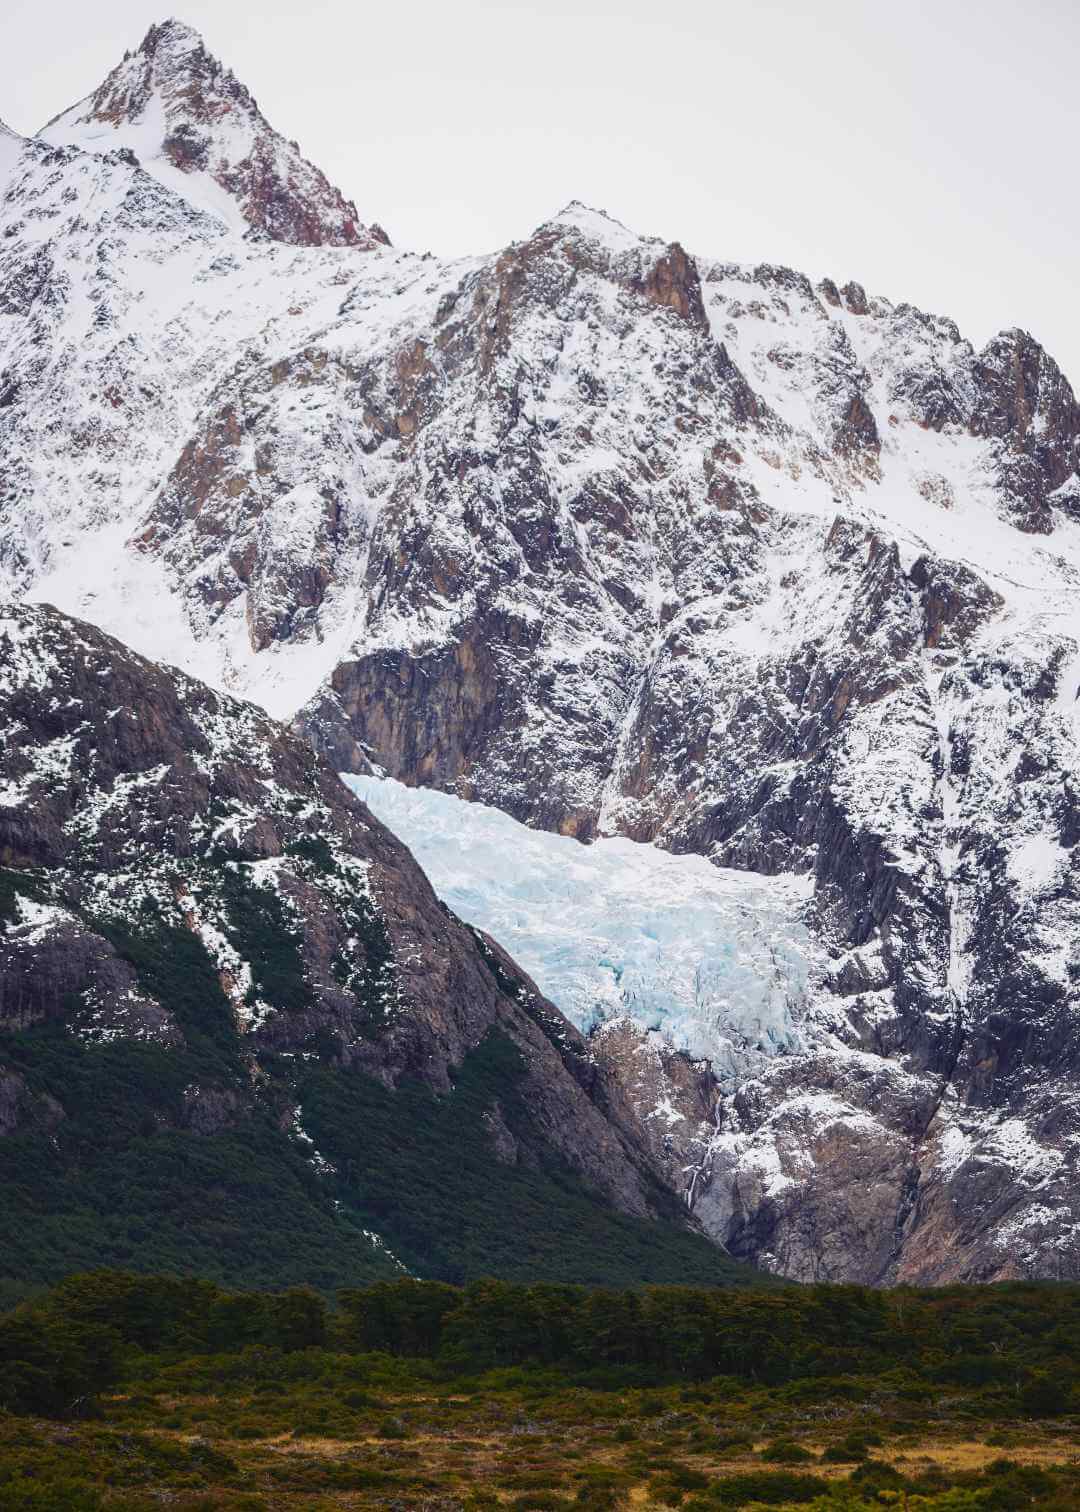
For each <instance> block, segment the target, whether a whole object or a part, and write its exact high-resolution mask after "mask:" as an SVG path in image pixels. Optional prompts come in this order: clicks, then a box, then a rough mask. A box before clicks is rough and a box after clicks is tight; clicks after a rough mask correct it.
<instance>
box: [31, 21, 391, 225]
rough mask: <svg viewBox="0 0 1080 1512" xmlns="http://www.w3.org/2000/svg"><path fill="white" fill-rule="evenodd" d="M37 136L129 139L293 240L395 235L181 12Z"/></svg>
mask: <svg viewBox="0 0 1080 1512" xmlns="http://www.w3.org/2000/svg"><path fill="white" fill-rule="evenodd" d="M39 136H40V137H41V138H42V140H44V141H46V142H49V143H51V144H54V145H61V144H68V143H71V144H74V145H75V146H77V147H81V148H84V149H85V150H87V151H90V152H103V151H108V150H111V149H113V148H116V147H126V148H128V149H130V150H131V151H132V152H134V153H135V155H136V156H137V157H138V158H139V160H140V162H141V163H142V166H143V167H144V168H145V169H146V170H147V171H148V172H149V173H151V174H153V175H154V177H155V178H157V179H159V180H160V181H161V182H162V183H164V184H166V186H167V187H168V188H170V189H172V190H174V191H176V192H179V193H180V194H182V195H183V196H184V197H185V198H186V199H188V200H191V201H192V202H193V203H196V204H197V205H198V206H199V208H200V209H206V210H210V211H212V212H213V213H214V214H216V215H218V216H219V217H220V218H221V219H224V220H225V221H227V222H228V223H229V224H231V225H232V226H234V228H235V229H237V230H241V231H246V230H248V229H255V230H258V231H262V232H265V233H266V234H267V235H268V236H270V237H272V238H273V240H275V241H282V242H289V243H291V244H293V245H295V246H355V247H360V248H366V249H370V248H372V247H374V246H376V245H378V244H380V243H381V244H386V242H387V240H388V239H387V236H386V233H385V232H384V231H383V230H382V229H381V228H380V227H378V226H366V225H364V224H362V223H361V221H360V218H359V215H358V213H357V210H356V206H355V205H354V204H352V203H351V201H348V200H346V199H345V198H344V196H343V195H342V194H341V192H340V190H338V189H336V188H335V187H334V186H333V185H332V184H331V183H330V182H329V181H328V180H327V179H326V177H325V175H324V174H323V173H322V172H320V170H319V169H318V168H316V167H315V166H314V164H312V163H309V162H308V161H307V159H306V158H304V157H303V156H302V155H301V153H300V149H299V147H298V146H297V144H296V143H295V142H290V141H286V140H285V138H284V137H282V136H281V135H280V134H279V133H278V132H276V131H275V130H274V129H273V127H272V126H271V125H270V124H269V122H268V121H267V120H266V118H265V116H263V114H262V112H261V111H260V110H259V107H258V103H257V102H256V100H255V99H254V97H253V96H252V94H251V92H250V91H249V90H248V89H247V88H246V87H245V86H244V85H243V84H242V83H241V82H240V81H239V80H238V79H237V78H236V77H235V76H234V74H233V73H232V70H231V69H227V68H225V67H223V66H222V64H221V63H220V62H219V61H218V59H217V58H215V57H214V55H213V54H212V53H211V52H209V51H208V49H207V47H206V45H205V43H204V42H203V39H202V37H201V36H200V35H199V33H198V32H197V31H195V30H194V28H193V27H191V26H188V25H187V24H186V23H185V22H183V21H178V20H176V19H175V18H170V19H169V20H166V21H162V22H160V23H159V24H157V25H155V26H151V27H150V29H149V31H148V32H147V33H146V36H145V37H144V38H143V40H142V42H141V43H140V45H139V47H138V49H137V51H136V52H134V53H128V54H126V55H125V57H124V58H123V60H122V62H120V63H119V64H118V65H117V67H116V68H114V69H113V70H112V72H111V73H110V74H109V75H108V76H107V77H106V78H105V79H104V80H103V82H102V83H101V84H100V85H99V86H98V88H97V89H96V90H94V91H93V93H92V94H89V95H87V96H86V98H85V99H83V100H80V101H79V102H78V104H76V105H73V106H72V107H71V109H70V110H67V111H65V112H64V113H63V114H62V115H60V116H57V117H56V118H55V119H54V120H52V121H50V122H49V124H48V125H47V126H45V127H44V128H43V129H42V130H41V132H39Z"/></svg>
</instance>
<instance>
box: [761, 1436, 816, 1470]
mask: <svg viewBox="0 0 1080 1512" xmlns="http://www.w3.org/2000/svg"><path fill="white" fill-rule="evenodd" d="M761 1458H762V1459H763V1460H764V1461H765V1462H766V1464H769V1465H805V1464H807V1463H808V1462H809V1461H810V1460H812V1459H813V1458H814V1456H813V1455H812V1454H811V1453H810V1451H809V1449H804V1448H803V1446H802V1445H801V1444H796V1443H795V1442H794V1440H793V1439H777V1441H776V1442H775V1444H767V1445H766V1447H765V1448H764V1449H763V1450H762V1451H761Z"/></svg>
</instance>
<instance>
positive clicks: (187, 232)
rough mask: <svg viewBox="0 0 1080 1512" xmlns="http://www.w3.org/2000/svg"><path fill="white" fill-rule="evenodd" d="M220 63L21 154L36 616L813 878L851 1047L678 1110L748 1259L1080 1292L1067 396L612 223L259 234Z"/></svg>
mask: <svg viewBox="0 0 1080 1512" xmlns="http://www.w3.org/2000/svg"><path fill="white" fill-rule="evenodd" d="M206 60H207V55H206V53H205V51H204V49H203V48H202V46H201V43H199V42H198V40H197V39H196V38H194V37H193V34H191V33H190V32H188V31H187V29H186V28H182V27H178V26H177V25H176V23H166V24H165V25H164V26H163V27H161V28H155V29H153V30H152V31H151V33H150V34H149V36H148V38H147V40H146V42H145V43H144V44H143V48H142V49H140V52H139V53H138V54H136V55H135V56H134V58H133V59H128V60H126V61H125V62H124V63H123V64H122V65H121V66H120V68H119V69H118V70H116V71H115V72H114V74H113V75H111V76H110V79H109V80H108V81H106V84H105V85H103V86H102V87H101V88H100V89H99V90H98V91H96V92H95V94H94V95H93V96H92V97H91V99H90V102H89V103H87V102H83V104H82V105H80V106H77V107H75V109H74V111H72V112H68V113H67V115H66V116H64V117H60V118H59V119H58V121H57V122H56V123H53V126H52V127H50V128H49V129H48V130H47V132H46V133H45V139H44V140H35V141H33V142H29V143H19V142H15V143H14V146H13V147H12V146H10V145H9V146H6V147H4V146H0V153H2V154H6V156H0V183H2V182H3V181H4V179H5V178H6V189H5V190H4V192H3V199H2V203H0V221H2V228H0V229H2V230H3V233H4V234H3V236H2V237H0V573H2V575H3V581H4V584H5V588H6V591H7V592H9V593H12V594H15V595H17V596H21V597H28V598H31V599H37V600H42V599H44V600H49V601H52V602H55V603H57V604H59V605H60V606H61V607H63V608H65V609H68V610H70V611H71V612H74V613H78V614H80V615H82V616H84V617H86V618H89V619H91V620H93V621H95V622H97V623H99V624H101V625H103V626H104V627H106V628H107V629H109V630H110V631H112V632H113V633H115V634H117V635H119V636H120V637H121V638H122V639H123V640H125V641H127V642H128V643H129V644H131V645H133V646H135V647H136V648H137V649H140V650H142V651H144V652H145V653H147V654H149V655H152V656H155V657H158V658H163V659H166V660H169V661H173V662H178V663H180V664H181V665H183V666H184V667H185V668H186V669H187V670H189V671H192V672H195V673H197V674H198V675H200V676H202V677H205V678H206V679H207V680H209V681H210V682H212V683H214V684H215V685H217V686H220V687H225V688H228V689H231V690H233V691H235V692H240V693H243V694H245V695H246V696H249V697H252V698H254V699H256V700H257V701H259V702H261V703H262V704H263V705H264V706H265V707H267V708H268V709H270V710H271V711H272V712H273V713H275V714H278V715H282V716H296V718H297V720H298V725H299V727H301V728H303V729H304V730H305V731H306V733H307V734H308V735H309V737H310V738H311V740H312V741H313V743H314V744H315V745H316V746H317V747H318V748H319V750H320V751H321V752H323V753H324V754H325V755H327V756H329V757H330V758H331V759H332V760H333V762H334V764H335V765H336V766H338V767H339V768H344V769H347V770H351V771H354V772H362V771H364V770H366V769H367V768H368V767H369V763H374V764H375V765H376V766H377V767H378V768H379V769H380V770H382V771H385V772H386V773H387V774H389V776H390V777H392V778H395V779H398V780H400V781H402V782H405V783H407V784H410V785H414V786H416V785H419V786H426V787H432V788H438V789H442V790H444V791H447V792H453V793H456V794H457V795H458V796H459V797H462V798H470V799H479V800H481V801H482V802H483V803H485V804H488V805H491V806H494V807H496V808H498V809H501V810H503V811H504V812H505V813H506V814H509V815H511V816H513V817H514V818H516V819H518V820H521V821H525V822H527V823H528V824H530V825H532V826H534V827H537V828H542V829H547V830H551V831H557V832H560V833H561V834H563V835H568V836H576V837H578V838H579V839H584V840H591V839H593V838H594V837H596V836H624V837H627V838H629V839H632V840H637V841H650V842H654V843H656V844H658V845H660V846H661V847H663V848H665V849H668V850H673V851H678V852H692V853H696V854H698V855H701V856H705V857H708V858H709V859H710V860H711V861H713V862H714V863H717V864H719V865H720V866H723V867H728V868H737V869H740V870H742V871H744V872H746V873H751V874H755V875H756V876H757V877H759V878H760V877H776V878H783V879H784V881H783V882H782V883H780V884H778V896H779V895H780V890H781V889H790V888H791V887H793V886H795V887H797V886H798V885H800V881H799V879H801V885H804V886H807V887H809V888H811V889H812V898H811V900H810V902H809V904H808V905H807V908H806V910H805V914H804V916H803V924H804V926H805V928H806V930H807V931H808V933H809V937H810V938H811V939H812V942H813V950H814V951H815V952H817V953H818V954H819V955H821V956H822V957H823V958H824V961H825V964H824V966H823V969H822V972H821V978H820V983H819V985H818V986H817V987H816V988H815V989H814V992H813V994H812V1003H811V1005H810V1006H811V1008H812V1012H809V1010H808V1014H809V1016H808V1023H810V1024H811V1029H812V1032H811V1030H810V1029H808V1030H807V1031H806V1032H805V1033H804V1035H803V1038H802V1041H801V1043H800V1046H799V1047H798V1048H797V1049H795V1048H793V1047H791V1046H783V1047H778V1048H783V1050H784V1052H785V1053H782V1054H777V1055H774V1056H773V1057H771V1058H770V1059H769V1060H768V1063H767V1064H764V1065H759V1064H756V1063H755V1064H754V1065H753V1066H752V1067H751V1066H747V1067H746V1068H745V1074H744V1077H743V1080H742V1081H741V1082H740V1083H739V1085H738V1086H736V1087H734V1088H733V1087H731V1086H726V1085H725V1086H720V1085H717V1086H712V1087H709V1088H705V1089H704V1090H703V1084H702V1082H701V1080H700V1078H696V1077H695V1076H690V1075H688V1074H684V1073H685V1067H683V1066H682V1065H681V1063H676V1062H674V1061H664V1062H663V1064H658V1067H657V1069H656V1070H655V1075H653V1076H652V1079H653V1081H654V1082H656V1086H652V1087H651V1089H650V1091H649V1094H648V1096H649V1098H652V1097H653V1096H654V1094H655V1093H656V1091H657V1087H658V1086H659V1081H660V1080H663V1079H664V1078H668V1079H672V1080H673V1083H674V1082H679V1086H680V1087H681V1089H682V1090H681V1092H680V1090H679V1087H676V1088H675V1089H674V1091H672V1092H671V1096H672V1097H673V1098H676V1099H677V1097H678V1096H683V1097H684V1098H685V1099H687V1100H688V1101H687V1103H686V1107H687V1110H688V1111H687V1113H686V1114H685V1120H686V1124H687V1127H689V1125H690V1124H691V1123H694V1128H695V1133H694V1135H693V1141H692V1142H693V1144H694V1152H691V1151H690V1150H689V1147H688V1148H687V1159H686V1161H685V1164H686V1165H687V1166H688V1167H690V1168H692V1171H693V1175H692V1176H691V1178H690V1181H689V1185H690V1186H691V1188H692V1192H691V1195H692V1200H693V1202H694V1204H695V1207H696V1209H697V1211H698V1214H699V1216H701V1217H702V1219H703V1221H704V1222H705V1223H706V1224H707V1225H708V1226H709V1227H710V1229H711V1231H712V1232H713V1233H714V1234H715V1235H716V1236H718V1237H720V1238H722V1239H723V1240H724V1241H725V1242H726V1243H728V1244H729V1245H730V1246H732V1247H733V1248H734V1249H735V1250H736V1251H737V1252H739V1253H741V1254H744V1255H746V1256H749V1257H751V1258H755V1259H757V1260H759V1261H761V1262H762V1263H765V1264H767V1265H770V1266H773V1267H775V1268H778V1269H782V1270H786V1271H788V1272H790V1273H791V1274H795V1275H800V1276H808V1275H828V1276H847V1277H858V1278H861V1279H870V1280H883V1279H888V1278H891V1277H898V1276H902V1277H905V1278H910V1279H915V1278H923V1279H926V1278H941V1279H945V1278H948V1277H954V1276H995V1275H1005V1274H1012V1273H1033V1274H1061V1275H1076V1274H1080V1212H1077V1211H1075V1209H1074V1198H1073V1193H1074V1192H1075V1191H1076V1190H1077V1189H1078V1187H1077V1170H1076V1165H1077V1155H1078V1150H1080V1089H1078V1082H1077V1077H1078V1070H1080V1043H1078V1039H1077V1023H1078V1019H1077V981H1078V980H1080V916H1078V900H1080V876H1078V873H1077V865H1076V851H1075V847H1076V845H1077V843H1078V841H1080V799H1078V795H1077V788H1076V772H1077V766H1078V729H1077V722H1076V695H1077V691H1078V686H1080V596H1078V587H1080V478H1078V474H1077V462H1078V445H1080V440H1078V438H1080V410H1078V407H1077V404H1076V401H1075V398H1074V395H1073V392H1072V389H1071V388H1070V386H1069V384H1068V382H1067V381H1066V379H1065V378H1064V376H1063V375H1062V374H1061V372H1060V371H1059V369H1058V368H1057V366H1056V364H1055V363H1054V361H1053V359H1052V358H1051V357H1050V356H1049V355H1048V354H1047V353H1046V352H1045V351H1044V350H1043V348H1042V347H1041V346H1040V345H1039V344H1038V343H1037V342H1036V341H1035V339H1034V338H1033V337H1031V336H1030V335H1028V334H1027V333H1025V332H1021V331H1007V332H1004V333H1002V334H1001V335H1000V336H998V337H996V338H995V339H994V340H992V341H991V342H990V343H988V345H987V346H986V347H985V348H983V349H982V350H981V351H977V350H975V349H974V348H973V347H972V346H971V344H970V343H969V342H967V341H965V340H964V339H963V338H962V337H961V335H960V333H959V332H958V331H957V329H956V327H955V325H953V323H952V322H950V321H949V320H947V319H944V318H941V317H937V316H931V315H927V314H924V313H922V312H920V311H918V310H915V309H913V308H912V307H911V306H910V305H906V304H893V303H892V302H890V301H889V300H887V299H884V298H878V297H871V296H868V295H867V294H866V293H865V291H864V290H863V289H862V288H861V287H860V286H859V285H858V284H856V283H853V282H849V283H847V284H845V285H844V286H843V287H842V288H841V287H838V285H837V284H836V283H835V282H833V281H831V280H829V279H824V280H821V281H819V282H817V283H816V284H815V283H812V282H811V281H810V279H809V278H807V277H805V276H804V275H802V274H800V273H797V272H794V271H792V270H790V269H787V268H783V267H775V266H759V267H755V268H749V267H741V266H736V265H732V264H728V263H724V262H720V261H715V260H711V259H708V258H706V257H703V256H696V255H695V256H692V255H690V253H688V252H687V251H686V250H684V249H683V248H682V247H681V246H680V245H679V244H678V243H674V242H665V241H658V240H655V239H651V238H648V237H640V236H637V235H635V234H633V233H632V232H630V231H629V230H627V229H626V228H625V227H623V226H621V225H619V224H618V223H617V222H615V221H613V220H611V219H610V218H609V217H607V216H606V215H603V214H601V213H600V212H598V211H594V210H589V209H587V208H586V207H584V206H581V205H579V204H576V203H575V204H571V205H570V206H568V207H567V209H566V210H564V211H563V212H562V213H561V214H559V215H558V216H556V217H555V218H554V219H552V220H550V221H548V222H546V223H545V224H543V225H542V226H541V227H540V228H539V229H538V230H536V231H535V232H533V233H532V234H531V235H530V236H528V237H527V238H526V240H524V241H522V242H519V243H515V244H513V245H512V246H510V247H508V248H506V249H504V250H503V251H501V252H499V253H497V254H494V255H492V256H489V257H479V258H474V259H467V260H459V261H454V262H448V261H441V260H439V259H436V258H433V257H429V256H423V257H421V256H417V255H415V254H410V253H407V252H402V251H398V250H396V249H393V248H390V247H387V246H383V245H377V246H375V245H372V246H366V244H367V242H370V241H371V240H372V239H371V238H361V239H360V241H359V242H357V243H356V244H355V245H350V244H337V245H327V244H325V243H328V242H331V241H334V242H338V243H343V242H344V243H347V242H349V240H350V238H349V237H346V236H345V235H344V234H342V235H340V236H338V235H333V236H332V235H330V233H329V232H327V234H326V235H323V234H322V230H320V231H319V234H318V235H316V234H310V235H309V234H306V233H305V234H303V235H301V234H299V233H296V227H298V226H302V225H307V226H309V228H310V226H311V225H314V224H315V223H316V222H317V225H318V227H320V228H323V229H325V228H326V227H328V226H330V225H331V224H333V225H337V226H338V227H339V228H340V226H342V225H343V224H344V222H343V221H341V220H337V221H335V220H334V218H333V216H334V215H335V214H337V213H338V212H337V211H334V212H333V214H331V211H330V209H328V208H327V207H328V206H329V205H330V204H331V201H330V200H329V199H327V198H326V196H325V194H324V193H323V190H322V188H321V186H316V187H315V188H311V184H312V183H314V181H313V180H309V179H306V178H303V177H302V176H301V177H297V175H298V174H299V172H300V170H299V169H295V171H294V170H293V169H292V168H290V169H289V171H288V173H285V170H284V169H282V170H280V171H278V169H275V173H276V174H277V180H281V179H282V174H283V173H284V174H285V177H286V178H290V175H291V178H290V183H291V184H293V186H294V188H293V190H291V191H290V194H291V196H292V198H293V200H294V201H295V203H296V205H299V206H301V207H303V206H307V207H308V209H309V210H310V215H309V214H308V211H307V210H305V211H304V213H303V214H301V213H300V211H299V210H297V211H296V213H295V214H294V213H291V212H290V214H289V215H286V216H284V218H283V217H282V216H280V215H278V214H277V212H276V211H275V212H274V213H273V214H271V213H270V208H269V207H270V206H271V204H273V205H277V203H278V199H277V196H276V194H271V195H270V197H269V199H267V198H266V196H262V195H260V194H259V193H256V192H255V191H254V190H251V189H250V185H251V184H252V183H253V182H254V180H252V178H251V176H250V174H248V170H247V169H246V168H245V169H244V171H243V172H241V171H240V167H241V166H242V165H244V164H250V163H251V162H254V161H255V159H256V158H259V154H257V153H255V152H254V150H253V149H250V148H249V143H250V141H251V140H253V138H251V137H250V135H245V133H246V132H248V128H249V126H250V123H251V122H252V121H256V120H257V121H258V122H261V117H257V112H255V107H254V104H253V102H251V100H250V96H249V95H248V94H247V92H246V90H243V88H242V87H241V86H239V85H237V84H236V83H235V81H233V80H231V79H230V78H229V76H228V75H227V74H223V73H222V72H221V71H220V69H218V67H217V65H216V64H213V65H212V66H211V64H210V63H209V62H208V61H206ZM222 104H224V105H227V106H228V107H229V109H228V110H227V111H225V112H224V113H223V112H222V110H220V109H219V106H220V105H222ZM177 112H179V114H177ZM223 120H224V121H225V122H226V125H225V126H223V125H222V124H221V123H222V121H223ZM185 122H187V123H188V124H189V125H190V128H191V130H190V131H187V130H183V131H182V130H181V129H180V128H181V126H182V125H183V124H184V123H185ZM237 122H239V123H240V124H237ZM263 124H264V123H263ZM258 129H259V131H260V132H261V130H262V126H259V128H258ZM251 130H255V127H251ZM97 133H100V134H97ZM0 140H2V141H3V142H7V140H8V139H6V138H4V139H0ZM60 141H62V142H63V145H58V142H60ZM278 141H279V139H276V138H275V142H278ZM170 144H171V145H170ZM189 148H190V150H189ZM204 148H205V150H204ZM113 149H115V150H113ZM277 151H278V148H277V147H275V153H276V152H277ZM244 154H246V156H245V155H244ZM270 157H271V159H273V161H275V162H279V163H280V161H281V160H280V158H279V157H275V156H274V154H273V153H272V154H270ZM259 161H262V159H261V158H259ZM289 161H290V162H292V160H291V159H290V160H289ZM312 171H314V170H312ZM245 174H247V177H245ZM321 182H322V183H324V182H325V181H321ZM222 196H225V197H227V199H228V203H225V202H224V201H223V199H222ZM286 198H289V196H286ZM237 207H238V208H239V211H240V215H241V219H242V222H243V224H240V223H239V222H238V221H237V219H236V215H235V213H234V211H235V209H236V208H237ZM312 217H314V219H312ZM327 217H329V219H328V218H327ZM351 223H352V222H351V221H350V224H351ZM250 226H256V227H259V228H261V230H262V231H264V232H268V233H269V234H259V233H258V232H253V231H252V230H250V229H247V228H248V227H250ZM275 237H276V238H277V239H276V240H275V239H274V238H275ZM312 242H321V243H324V244H323V245H308V244H306V243H312ZM365 247H366V249H365ZM792 879H795V880H794V881H793V880H792ZM755 885H758V884H756V883H755ZM601 1038H602V1039H603V1040H615V1039H618V1040H619V1045H620V1046H621V1049H620V1050H619V1052H618V1054H619V1057H620V1058H621V1063H622V1064H623V1071H624V1073H625V1076H626V1077H627V1078H628V1079H629V1080H628V1085H629V1084H630V1082H632V1080H633V1075H635V1074H636V1072H635V1071H634V1069H633V1068H634V1066H635V1065H637V1066H639V1067H640V1062H641V1057H638V1060H637V1062H635V1061H634V1059H633V1056H634V1054H636V1051H634V1049H633V1045H632V1036H630V1037H629V1038H626V1037H625V1036H624V1037H623V1038H621V1039H619V1037H618V1036H602V1037H601ZM624 1052H625V1054H624ZM597 1053H599V1051H598V1052H597ZM650 1075H652V1073H650ZM657 1095H659V1094H657ZM664 1095H667V1093H664ZM642 1097H643V1098H644V1097H645V1094H644V1093H642ZM652 1105H653V1103H651V1102H650V1103H649V1106H652ZM673 1105H674V1104H673ZM643 1106H644V1104H643ZM702 1110H703V1111H702ZM699 1113H701V1114H702V1116H701V1117H699V1116H698V1115H699ZM702 1125H704V1126H705V1133H704V1134H702V1132H701V1127H700V1126H702ZM676 1132H677V1131H676ZM706 1136H707V1137H706ZM673 1138H674V1136H673ZM703 1139H704V1140H705V1142H706V1143H707V1145H708V1150H709V1154H708V1158H707V1159H704V1158H701V1148H700V1147H701V1146H702V1140H703ZM673 1148H674V1146H673ZM691 1155H692V1158H691ZM672 1158H673V1159H674V1158H675V1157H674V1156H673V1157H672Z"/></svg>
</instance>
